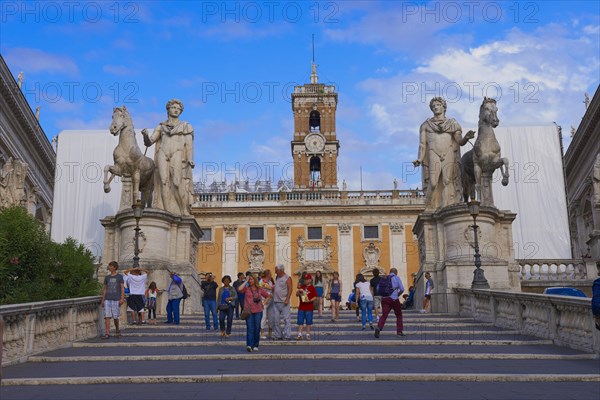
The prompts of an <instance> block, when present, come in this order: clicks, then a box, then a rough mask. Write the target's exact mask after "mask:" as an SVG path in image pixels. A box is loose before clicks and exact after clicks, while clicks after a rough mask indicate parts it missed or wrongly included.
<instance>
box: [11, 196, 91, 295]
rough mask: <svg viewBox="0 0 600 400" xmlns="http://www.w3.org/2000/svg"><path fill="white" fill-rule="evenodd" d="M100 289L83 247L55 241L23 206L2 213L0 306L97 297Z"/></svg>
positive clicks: (75, 242) (87, 251)
mask: <svg viewBox="0 0 600 400" xmlns="http://www.w3.org/2000/svg"><path fill="white" fill-rule="evenodd" d="M99 288H100V285H99V283H98V282H97V281H96V280H95V279H94V257H93V255H92V253H91V252H90V251H89V250H87V249H86V248H85V247H84V246H83V245H81V244H78V243H77V241H75V240H74V239H72V238H68V239H67V240H66V241H65V242H64V243H55V242H53V241H52V240H51V239H50V237H49V236H48V234H47V233H46V230H45V229H44V226H43V225H42V224H41V223H40V222H39V221H38V220H36V219H35V218H34V217H32V216H31V215H29V214H28V213H27V211H26V210H25V209H24V208H22V207H18V206H13V207H9V208H5V209H2V210H0V304H14V303H26V302H33V301H45V300H58V299H65V298H72V297H81V296H90V295H97V294H98V293H99Z"/></svg>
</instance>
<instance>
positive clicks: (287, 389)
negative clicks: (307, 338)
mask: <svg viewBox="0 0 600 400" xmlns="http://www.w3.org/2000/svg"><path fill="white" fill-rule="evenodd" d="M441 377H442V376H441V375H438V376H435V375H431V376H427V377H424V378H422V379H421V380H415V381H407V380H404V381H402V384H401V386H399V383H398V381H393V380H387V381H383V380H380V381H375V380H372V381H357V383H356V384H351V383H349V382H336V381H309V380H305V381H291V382H278V383H276V384H269V385H268V396H267V395H266V394H265V380H264V379H263V378H262V377H259V378H258V379H256V380H254V381H244V382H243V384H226V385H224V384H223V382H222V381H219V382H203V384H202V385H198V384H197V383H195V382H192V383H185V382H183V383H181V382H179V383H150V382H154V380H155V378H154V377H153V378H151V379H150V380H149V381H147V382H144V383H143V384H142V385H126V384H121V385H117V386H115V385H101V384H97V385H77V384H75V382H69V385H68V386H64V385H43V386H3V387H0V398H2V400H10V399H20V400H24V399H43V400H81V399H82V393H85V397H84V398H85V399H86V400H106V399H112V398H127V399H137V398H143V399H144V400H164V399H168V398H172V397H176V398H177V399H178V400H198V399H244V400H255V399H256V400H258V399H260V400H264V399H267V398H269V399H290V400H293V399H331V400H348V399H351V398H356V399H366V398H369V399H375V398H376V399H398V398H407V399H427V400H429V399H460V400H481V399H488V400H494V399H497V400H500V399H501V400H506V399H511V400H531V399H544V400H553V399H556V400H567V399H570V400H598V398H599V397H600V387H599V385H598V383H597V382H580V381H566V382H565V381H561V382H553V381H545V382H543V384H540V382H536V381H533V380H530V381H526V382H514V381H502V382H498V381H489V380H483V379H482V381H470V382H468V383H466V382H465V381H461V380H451V378H452V376H448V375H444V376H443V378H444V379H440V380H439V381H436V380H435V379H434V378H441ZM528 378H533V377H531V376H530V377H528ZM544 378H547V377H544ZM569 378H571V379H572V378H574V377H573V376H569ZM136 379H137V380H139V378H137V377H136ZM406 379H408V378H406ZM424 385H426V386H424ZM117 388H118V390H117ZM374 394H376V395H377V396H375V395H374ZM116 396H118V397H116Z"/></svg>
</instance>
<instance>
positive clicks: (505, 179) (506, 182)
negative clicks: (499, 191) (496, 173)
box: [502, 176, 508, 186]
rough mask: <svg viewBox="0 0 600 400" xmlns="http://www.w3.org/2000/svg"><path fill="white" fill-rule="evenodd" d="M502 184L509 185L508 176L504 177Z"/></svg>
mask: <svg viewBox="0 0 600 400" xmlns="http://www.w3.org/2000/svg"><path fill="white" fill-rule="evenodd" d="M502 186H508V176H505V177H503V178H502Z"/></svg>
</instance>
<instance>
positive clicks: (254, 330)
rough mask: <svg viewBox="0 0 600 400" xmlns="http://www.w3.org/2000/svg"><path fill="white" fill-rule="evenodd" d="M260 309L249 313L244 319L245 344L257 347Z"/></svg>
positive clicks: (260, 317) (260, 316)
mask: <svg viewBox="0 0 600 400" xmlns="http://www.w3.org/2000/svg"><path fill="white" fill-rule="evenodd" d="M262 314H263V313H262V311H261V312H257V313H254V314H250V316H249V317H248V319H247V320H246V346H250V347H258V344H259V342H260V320H261V319H262Z"/></svg>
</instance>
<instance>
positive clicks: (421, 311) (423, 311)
mask: <svg viewBox="0 0 600 400" xmlns="http://www.w3.org/2000/svg"><path fill="white" fill-rule="evenodd" d="M419 312H420V313H421V314H425V313H426V312H427V310H419Z"/></svg>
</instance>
